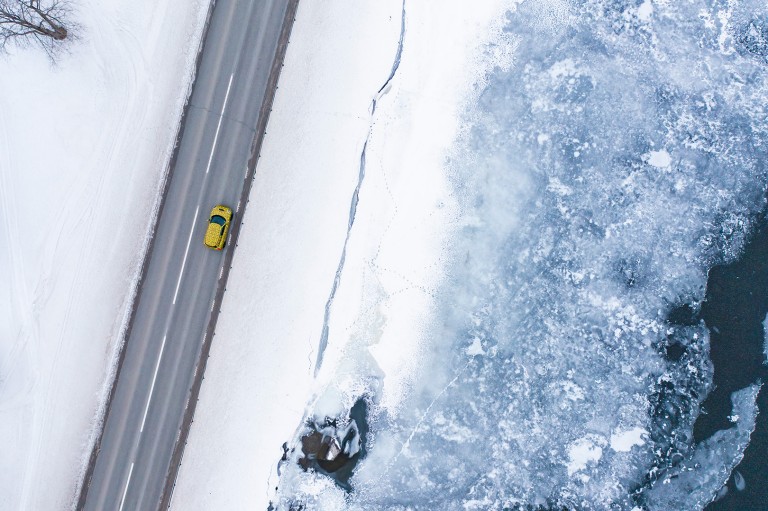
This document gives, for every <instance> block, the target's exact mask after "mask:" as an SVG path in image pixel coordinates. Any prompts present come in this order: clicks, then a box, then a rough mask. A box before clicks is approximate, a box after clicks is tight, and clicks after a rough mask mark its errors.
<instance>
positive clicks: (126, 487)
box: [120, 463, 133, 511]
mask: <svg viewBox="0 0 768 511" xmlns="http://www.w3.org/2000/svg"><path fill="white" fill-rule="evenodd" d="M131 474H133V463H131V469H130V470H129V471H128V480H127V481H126V482H125V489H124V490H123V498H122V499H120V511H123V504H125V496H126V495H127V494H128V485H129V484H131Z"/></svg>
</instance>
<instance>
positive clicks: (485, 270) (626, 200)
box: [280, 0, 768, 511]
mask: <svg viewBox="0 0 768 511" xmlns="http://www.w3.org/2000/svg"><path fill="white" fill-rule="evenodd" d="M506 16H507V30H508V31H509V32H510V33H511V34H512V35H513V36H515V37H517V38H518V40H519V47H518V49H517V51H516V54H515V65H514V66H512V67H511V69H509V70H506V71H502V70H499V71H497V72H496V73H495V74H492V75H491V76H490V77H489V78H488V80H487V81H486V82H485V89H484V90H483V91H482V93H481V94H480V96H479V99H478V101H477V102H476V103H475V104H473V105H471V106H470V108H469V109H468V110H467V112H466V113H465V122H466V123H467V125H468V130H467V131H466V133H467V135H466V136H465V137H464V138H463V139H462V140H460V141H458V142H457V146H456V147H455V150H454V153H453V155H452V157H451V159H450V162H449V165H448V167H449V168H450V172H451V175H450V179H451V182H452V183H453V184H454V187H455V190H454V191H455V195H456V197H458V199H459V201H460V204H461V207H462V222H463V225H464V227H463V229H462V230H461V235H460V237H459V239H458V240H456V241H455V243H454V245H453V246H452V247H451V250H452V254H453V264H452V269H451V271H450V272H449V274H450V278H449V279H447V281H446V282H445V283H444V284H443V286H442V287H441V289H440V292H439V297H440V300H441V303H442V305H441V309H440V311H441V312H440V316H441V321H440V322H439V326H434V327H433V331H434V337H435V339H439V342H437V341H436V342H435V345H434V355H433V357H434V358H433V359H432V360H429V361H425V366H426V367H425V375H424V376H423V378H422V380H423V381H425V382H429V384H424V385H423V386H422V387H420V388H418V389H417V390H416V391H415V392H414V393H413V395H412V397H410V398H408V400H407V401H406V402H405V403H404V405H403V406H402V408H401V410H400V412H399V415H397V416H396V417H394V416H388V415H386V414H385V413H384V412H381V411H379V412H377V409H376V406H375V403H376V396H375V395H371V396H368V397H369V399H370V400H371V403H372V410H373V411H372V415H371V417H370V435H369V445H368V456H367V458H366V459H365V460H363V461H362V462H361V463H360V464H359V465H358V468H357V471H356V472H355V474H354V475H353V477H352V479H351V480H350V485H351V487H352V491H351V492H350V493H348V494H347V493H345V492H344V491H343V490H341V489H338V490H333V483H332V482H328V481H327V478H326V477H325V476H321V475H318V474H315V473H312V472H306V473H304V472H301V471H300V470H299V469H296V468H293V469H292V468H290V467H287V468H286V474H285V475H284V478H283V481H282V482H283V486H282V488H281V494H280V495H281V497H280V498H281V501H280V502H281V504H282V505H283V506H286V508H287V506H288V503H289V502H302V503H303V504H304V505H305V506H306V507H307V508H308V509H365V510H379V509H380V510H385V509H386V510H435V509H440V510H454V509H455V510H474V509H477V510H503V509H510V510H511V509H549V508H553V509H554V508H557V509H562V508H566V509H579V510H627V511H629V510H633V509H636V510H648V511H656V510H658V511H673V510H677V509H680V510H683V509H703V507H704V506H705V505H706V504H707V503H708V502H709V501H711V500H712V499H713V498H714V497H715V496H716V494H717V492H718V490H719V489H720V488H721V487H722V486H723V484H724V483H725V481H726V480H727V478H728V476H729V474H730V471H731V470H732V469H733V467H734V466H735V464H736V463H738V460H740V459H741V456H742V453H743V450H744V448H745V446H746V444H747V443H748V439H749V433H750V432H751V431H752V429H753V428H754V422H755V414H756V406H755V396H756V393H757V387H756V386H755V387H750V388H747V389H744V390H743V391H740V392H738V393H735V394H734V396H733V397H732V399H733V402H734V413H733V415H732V421H733V423H734V425H733V427H732V428H731V429H729V430H725V431H721V432H719V433H717V434H716V435H715V436H713V437H712V438H710V439H709V440H707V441H705V442H702V443H700V444H699V445H695V444H694V443H693V440H692V436H693V435H692V428H693V423H694V421H695V419H696V417H697V415H698V414H699V412H700V410H699V406H700V404H701V402H702V401H703V400H704V398H705V397H706V395H707V392H708V391H709V390H710V387H711V381H712V367H711V362H710V360H709V356H708V355H709V334H708V331H707V329H706V327H705V326H704V325H703V323H701V322H696V321H689V322H686V321H678V322H670V321H669V320H668V316H669V314H670V312H671V311H672V310H673V309H674V308H675V307H679V306H681V305H687V306H688V307H690V308H691V309H692V310H694V312H695V310H696V308H697V307H698V304H699V303H700V301H701V300H702V299H703V298H704V292H705V285H706V275H707V271H708V269H709V268H710V267H712V266H713V265H714V264H718V263H722V262H725V261H730V260H732V259H734V258H735V257H737V256H738V255H739V253H740V250H741V248H742V246H743V244H744V242H745V239H746V236H747V235H748V233H749V229H750V226H751V221H752V218H753V215H754V214H755V213H756V212H757V211H759V210H760V209H761V208H762V207H763V205H764V197H765V191H766V181H767V180H766V164H765V162H766V148H767V147H768V146H767V145H766V142H768V122H766V121H768V119H767V117H768V107H767V106H766V105H768V89H767V88H766V71H768V67H767V66H768V6H766V5H765V3H764V2H759V1H738V0H728V1H704V0H687V1H675V0H645V1H642V0H634V1H633V0H582V1H576V0H573V1H566V0H559V1H558V0H530V1H524V2H522V3H521V4H520V5H519V6H518V7H517V9H516V10H515V11H513V12H508V13H506ZM404 44H405V52H404V58H407V46H408V41H407V37H406V40H405V42H404ZM694 316H695V314H694ZM670 347H674V348H675V352H676V353H677V355H675V356H669V355H668V354H667V350H668V349H669V348H670ZM321 494H322V498H318V495H321Z"/></svg>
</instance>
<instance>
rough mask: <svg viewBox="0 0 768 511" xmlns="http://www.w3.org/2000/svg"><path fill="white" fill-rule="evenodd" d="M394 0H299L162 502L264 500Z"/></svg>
mask: <svg viewBox="0 0 768 511" xmlns="http://www.w3.org/2000/svg"><path fill="white" fill-rule="evenodd" d="M400 6H401V4H400V2H399V1H395V0H387V1H371V2H349V1H344V0H332V1H328V2H300V3H299V8H298V12H297V15H296V21H295V24H294V26H293V30H292V33H291V39H290V44H289V46H288V50H287V55H286V58H285V62H284V67H283V70H282V73H281V75H280V81H279V89H278V91H277V96H276V98H275V103H274V105H273V108H272V113H271V115H270V119H269V126H268V129H267V131H268V134H267V136H266V138H265V140H264V145H263V147H262V151H261V157H260V159H259V163H258V167H257V170H256V178H255V181H254V186H253V189H252V191H251V195H250V203H249V205H248V208H247V210H246V212H245V218H244V220H243V221H244V224H243V226H242V230H241V233H240V238H239V241H238V248H237V251H236V253H235V258H234V261H233V269H232V273H231V274H230V278H229V283H228V285H227V292H226V294H225V296H224V302H223V304H222V308H221V315H220V316H219V321H218V325H217V328H216V338H215V342H214V343H213V345H212V349H211V355H210V358H209V360H208V366H207V369H206V374H205V381H204V382H203V386H202V389H201V394H200V401H199V403H198V406H197V410H196V413H195V420H194V423H193V424H192V428H191V431H190V437H189V442H188V445H187V447H186V450H185V452H184V460H183V463H182V465H181V469H180V472H179V477H178V480H177V485H176V489H175V491H174V495H173V502H172V509H175V510H182V511H190V510H201V511H202V510H205V511H207V510H218V509H246V508H247V509H265V508H266V507H267V503H268V502H269V499H270V493H271V490H272V489H273V488H274V487H275V486H276V484H277V482H276V480H274V476H275V468H276V465H277V462H278V460H279V459H280V457H281V455H282V449H281V445H282V444H283V442H286V441H289V440H290V438H291V436H292V434H293V432H294V431H295V429H296V427H297V426H298V425H299V423H300V422H301V419H302V417H303V415H304V408H305V406H306V403H307V402H308V400H309V397H310V392H311V390H310V389H311V386H312V383H313V377H312V374H313V371H314V363H315V360H316V358H317V345H318V341H319V339H320V335H321V330H322V324H323V312H324V310H323V308H324V305H325V302H326V300H327V299H328V296H329V291H330V289H331V286H332V283H333V279H334V273H335V271H336V268H337V266H338V264H339V258H340V255H341V249H342V246H343V243H344V237H345V235H346V232H347V220H348V215H349V205H350V197H351V195H352V191H353V190H354V188H355V185H356V184H357V176H358V169H359V164H360V152H361V150H362V147H363V143H364V141H365V139H366V137H367V136H368V131H369V124H370V113H369V106H370V104H371V100H372V98H373V96H374V94H375V93H376V91H377V90H378V88H379V87H380V86H381V84H382V83H383V82H384V80H385V79H386V77H387V76H388V75H389V72H390V69H391V65H392V59H393V56H394V53H395V50H396V46H397V40H398V37H399V34H400Z"/></svg>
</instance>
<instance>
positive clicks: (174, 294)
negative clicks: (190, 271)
mask: <svg viewBox="0 0 768 511" xmlns="http://www.w3.org/2000/svg"><path fill="white" fill-rule="evenodd" d="M199 212H200V205H198V206H197V209H195V219H194V220H193V221H192V230H191V231H189V239H188V240H187V249H186V250H185V251H184V261H182V263H181V271H180V272H179V281H178V282H176V292H174V293H173V305H176V296H178V294H179V286H180V285H181V276H182V275H184V265H185V264H187V255H189V244H190V243H192V235H193V234H194V233H195V224H196V223H197V214H198V213H199Z"/></svg>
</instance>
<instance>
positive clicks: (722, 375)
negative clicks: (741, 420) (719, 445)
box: [694, 211, 768, 511]
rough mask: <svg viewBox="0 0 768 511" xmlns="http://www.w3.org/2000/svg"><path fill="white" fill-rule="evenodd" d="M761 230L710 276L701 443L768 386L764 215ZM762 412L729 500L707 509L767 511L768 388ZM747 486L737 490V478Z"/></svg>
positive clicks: (767, 222) (767, 227)
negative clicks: (747, 395)
mask: <svg viewBox="0 0 768 511" xmlns="http://www.w3.org/2000/svg"><path fill="white" fill-rule="evenodd" d="M757 225H758V228H757V229H756V231H755V233H754V234H753V236H752V239H751V240H750V242H749V243H748V245H747V246H746V248H745V251H744V254H743V255H742V257H741V258H740V259H739V260H737V261H736V262H734V263H732V264H728V265H724V266H717V267H715V268H713V269H712V270H711V271H710V273H709V278H708V281H707V295H706V301H705V302H704V303H703V304H702V308H701V314H702V318H703V319H704V321H705V322H706V324H707V327H708V328H709V330H710V333H711V336H710V342H711V353H710V355H711V358H712V362H713V363H714V367H715V373H714V390H713V391H712V392H711V394H710V395H709V396H708V397H707V399H706V401H705V402H704V405H703V407H704V410H706V412H707V413H706V414H701V415H700V416H699V419H698V420H697V421H696V425H695V427H694V440H695V441H696V442H699V441H701V440H704V439H706V438H708V437H709V436H711V435H712V434H713V433H714V432H716V431H717V430H719V429H726V428H728V427H731V426H732V424H731V423H730V422H729V421H728V419H727V417H728V415H730V414H731V401H730V395H731V393H733V392H734V391H736V390H739V389H742V388H744V387H746V386H748V385H750V384H752V383H755V382H757V381H762V382H768V367H766V365H764V363H763V362H764V360H765V354H764V350H763V344H764V339H765V335H764V333H763V320H764V319H765V316H766V313H768V219H767V218H766V212H765V211H764V212H763V213H762V215H761V217H760V218H759V220H758V222H757ZM758 406H759V409H760V413H759V415H758V417H757V425H756V429H755V431H754V432H753V433H752V438H751V441H750V444H749V446H748V447H747V450H746V452H745V453H744V459H743V460H742V462H741V464H740V465H739V466H738V467H737V468H736V470H735V471H734V474H732V475H731V478H730V480H729V481H728V493H727V494H726V495H725V497H723V498H721V499H720V500H718V501H717V502H714V503H712V504H710V505H709V506H707V507H706V511H765V510H768V385H766V386H764V387H763V388H762V389H761V392H760V394H759V396H758ZM736 472H738V473H740V474H741V475H742V476H743V477H744V480H745V482H746V487H745V488H744V490H743V491H739V490H738V489H737V488H736V484H735V482H734V476H735V474H736Z"/></svg>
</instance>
